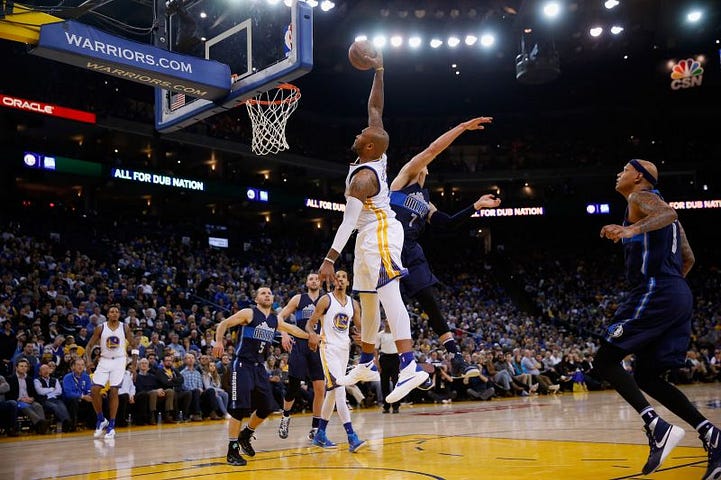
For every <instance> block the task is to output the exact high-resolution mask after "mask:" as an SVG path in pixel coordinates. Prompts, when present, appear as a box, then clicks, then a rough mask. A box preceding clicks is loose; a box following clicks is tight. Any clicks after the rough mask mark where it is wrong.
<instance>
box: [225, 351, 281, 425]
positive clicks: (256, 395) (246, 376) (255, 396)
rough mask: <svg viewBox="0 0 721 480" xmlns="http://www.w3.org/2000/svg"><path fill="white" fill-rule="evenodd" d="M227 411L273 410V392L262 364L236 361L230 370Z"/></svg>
mask: <svg viewBox="0 0 721 480" xmlns="http://www.w3.org/2000/svg"><path fill="white" fill-rule="evenodd" d="M230 390H231V392H230V400H229V403H228V408H229V409H236V408H242V409H250V410H260V411H266V412H269V411H272V410H273V403H274V400H273V390H272V389H271V386H270V380H269V378H268V371H267V370H266V369H265V366H264V365H263V364H262V363H254V362H253V363H251V362H246V363H243V362H241V361H239V360H236V362H235V363H233V367H232V369H231V370H230Z"/></svg>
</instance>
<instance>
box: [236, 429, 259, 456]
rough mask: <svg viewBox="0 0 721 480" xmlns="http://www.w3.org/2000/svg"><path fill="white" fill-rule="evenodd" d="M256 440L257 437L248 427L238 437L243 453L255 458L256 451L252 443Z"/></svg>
mask: <svg viewBox="0 0 721 480" xmlns="http://www.w3.org/2000/svg"><path fill="white" fill-rule="evenodd" d="M254 438H255V435H253V432H252V431H251V430H250V429H249V428H248V427H247V426H246V427H245V428H244V429H243V431H242V432H240V436H239V437H238V444H239V445H240V448H241V449H242V450H243V453H245V454H246V455H248V456H249V457H255V449H254V448H253V445H252V444H251V443H250V442H251V440H253V439H254Z"/></svg>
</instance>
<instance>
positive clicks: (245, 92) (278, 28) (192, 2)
mask: <svg viewBox="0 0 721 480" xmlns="http://www.w3.org/2000/svg"><path fill="white" fill-rule="evenodd" d="M155 1H156V6H157V8H158V12H159V13H160V14H159V15H158V17H159V18H160V19H162V24H161V25H160V26H159V29H158V32H159V33H158V34H157V36H156V42H155V44H156V46H158V47H162V48H166V49H168V50H170V51H173V52H176V53H181V54H183V55H190V56H193V57H200V58H205V59H208V60H215V61H218V62H222V63H225V64H227V65H228V66H230V71H231V74H232V75H231V80H232V81H231V89H230V92H229V93H228V95H227V96H226V97H224V98H221V99H219V100H215V101H209V100H202V99H198V98H194V97H191V96H189V95H187V94H183V93H180V92H175V91H173V92H171V91H169V90H165V89H161V88H156V90H155V127H156V129H157V130H158V131H160V132H172V131H175V130H179V129H181V128H183V127H186V126H188V125H191V124H193V123H196V122H198V121H199V120H202V119H204V118H208V117H210V116H212V115H215V114H217V113H220V112H223V111H226V110H228V109H231V108H235V107H237V106H238V105H240V104H242V103H243V102H244V101H245V100H246V99H248V98H251V97H253V96H255V95H256V94H258V93H260V92H263V91H266V90H268V89H270V88H272V87H274V86H276V85H278V84H281V83H285V82H290V81H292V80H294V79H296V78H298V77H300V76H303V75H305V74H306V73H308V72H309V71H310V70H311V68H312V67H313V12H312V8H311V7H310V6H309V5H308V4H307V3H305V2H303V1H298V0H293V1H292V2H285V1H278V2H276V3H270V2H265V1H262V2H261V1H248V0H170V1H168V0H155ZM288 3H290V6H288Z"/></svg>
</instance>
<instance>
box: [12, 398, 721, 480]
mask: <svg viewBox="0 0 721 480" xmlns="http://www.w3.org/2000/svg"><path fill="white" fill-rule="evenodd" d="M684 391H685V392H686V393H687V394H688V395H689V396H690V398H691V399H692V400H693V401H694V402H695V403H696V404H697V405H698V406H699V407H700V408H701V411H702V412H703V413H704V414H705V415H707V416H708V417H709V418H710V419H711V421H713V422H715V423H716V424H721V388H719V385H718V384H709V385H698V386H688V387H684ZM658 411H659V412H660V413H661V414H662V415H664V416H666V417H667V418H668V419H671V420H673V421H676V422H680V420H678V419H677V418H676V417H674V416H673V415H671V414H669V413H668V412H667V411H666V410H665V409H664V408H659V409H658ZM352 415H353V424H354V426H355V428H356V431H357V432H358V433H359V436H360V437H361V438H364V439H367V440H368V445H367V447H365V448H363V449H361V450H360V451H359V452H357V453H355V454H351V453H349V452H348V450H347V447H348V445H347V443H342V442H345V439H346V436H345V432H344V431H343V428H342V426H341V425H339V423H338V419H337V417H336V416H334V417H333V419H332V420H331V424H330V426H329V429H328V436H329V438H330V439H332V440H334V441H336V442H338V448H336V449H334V450H324V449H320V448H317V447H312V446H310V445H309V442H308V440H307V439H306V435H307V433H308V430H309V427H310V416H308V415H296V416H294V417H293V420H292V422H291V430H290V436H289V438H288V439H286V440H281V439H279V438H278V434H277V428H278V421H279V420H278V419H279V416H278V415H273V416H271V417H270V419H269V420H268V421H266V423H265V424H263V425H262V426H261V427H260V429H259V430H258V431H257V433H256V436H257V440H256V441H255V442H254V446H255V448H256V451H257V455H256V456H255V457H254V458H252V459H249V461H248V465H247V466H245V467H231V466H229V465H227V464H226V462H225V453H226V448H227V425H226V422H225V421H215V422H211V421H206V422H203V423H192V424H191V423H187V424H179V425H175V424H172V425H160V426H153V427H132V428H130V429H119V430H118V435H117V437H116V439H115V440H114V441H110V442H108V441H105V440H94V439H93V438H92V432H91V431H85V432H80V433H71V434H56V435H46V436H42V437H40V436H35V435H32V436H21V437H19V439H12V438H5V439H2V440H0V479H22V480H29V479H45V478H61V479H68V480H69V479H130V478H143V479H191V478H192V479H195V478H213V479H224V478H228V479H231V478H232V479H243V480H245V479H247V480H251V479H252V480H258V479H268V478H278V479H283V478H292V479H298V480H302V479H311V478H312V479H324V480H326V479H327V480H340V479H343V480H353V479H363V480H373V479H388V480H421V479H438V480H440V479H448V480H450V479H454V480H458V479H478V478H487V479H494V480H505V479H526V478H527V479H554V480H559V479H574V480H576V479H599V480H600V479H603V480H610V479H616V480H620V479H642V478H649V479H659V480H672V479H673V480H681V479H683V480H692V479H700V478H701V476H702V474H703V472H704V471H705V469H706V452H705V451H704V450H703V448H702V447H701V442H700V441H699V440H698V436H697V434H696V432H694V431H693V430H692V429H691V428H690V427H688V426H687V425H685V424H683V423H678V425H680V426H682V427H683V428H684V429H685V430H686V436H685V437H684V439H683V440H682V443H681V446H679V447H677V448H676V449H675V450H674V451H673V452H672V453H671V456H670V457H669V458H668V459H667V460H666V462H665V463H664V465H662V467H661V469H660V470H659V471H658V472H656V473H654V474H652V475H649V476H643V475H641V474H640V470H641V466H642V465H643V463H644V462H645V460H646V456H647V454H648V445H647V443H646V437H645V435H644V433H643V430H642V423H641V421H640V419H639V417H638V415H636V413H635V412H634V411H633V410H632V409H631V408H630V407H628V406H626V404H625V403H623V402H622V401H621V399H620V397H619V396H618V395H617V394H615V393H614V392H612V391H605V392H591V393H566V394H562V395H557V396H540V397H530V398H528V397H527V398H514V399H503V400H493V401H490V402H458V403H453V404H448V405H443V404H439V405H429V404H423V405H403V406H401V410H400V413H399V414H397V415H395V414H382V413H381V411H380V409H379V408H374V409H361V410H359V409H356V410H354V411H353V412H352Z"/></svg>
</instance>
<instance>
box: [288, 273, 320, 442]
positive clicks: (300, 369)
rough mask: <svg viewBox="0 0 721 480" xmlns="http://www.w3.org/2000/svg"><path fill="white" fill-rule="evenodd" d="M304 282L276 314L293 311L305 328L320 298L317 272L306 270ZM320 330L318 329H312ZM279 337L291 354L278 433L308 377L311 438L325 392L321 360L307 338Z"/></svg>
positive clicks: (301, 326)
mask: <svg viewBox="0 0 721 480" xmlns="http://www.w3.org/2000/svg"><path fill="white" fill-rule="evenodd" d="M305 286H306V288H307V289H308V292H307V293H299V294H297V295H294V296H293V297H292V298H291V299H290V301H288V304H287V305H286V306H285V307H283V310H281V312H280V313H279V314H278V318H280V319H281V320H283V321H285V320H287V319H288V318H289V317H290V316H291V315H294V316H295V324H296V325H297V326H298V328H301V329H305V326H306V323H307V322H308V319H309V318H310V316H311V315H312V314H313V311H314V310H315V304H316V302H317V301H318V299H319V298H320V280H319V279H318V274H317V273H309V274H308V276H307V277H306V281H305ZM319 332H320V330H318V331H316V332H315V333H319ZM281 338H282V340H281V344H282V345H283V348H284V349H285V350H286V351H287V352H290V354H289V355H288V388H287V389H286V391H285V397H284V398H283V415H282V416H281V418H280V424H279V426H278V436H279V437H280V438H288V433H289V429H290V418H291V417H290V412H291V409H292V408H293V403H294V402H295V397H296V396H297V395H298V393H299V392H300V382H301V381H303V380H307V379H310V381H311V382H312V385H313V419H312V421H311V429H310V432H309V433H308V439H309V440H311V441H312V440H313V437H314V436H315V432H316V431H317V430H318V423H319V421H320V413H321V408H322V407H323V395H324V394H325V385H324V382H323V378H324V375H323V364H322V363H321V361H320V353H319V352H318V350H317V349H315V348H309V346H308V342H307V341H306V340H302V339H299V340H298V341H297V342H293V341H292V340H291V337H290V336H289V335H288V334H287V333H286V332H281ZM294 343H295V344H294Z"/></svg>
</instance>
